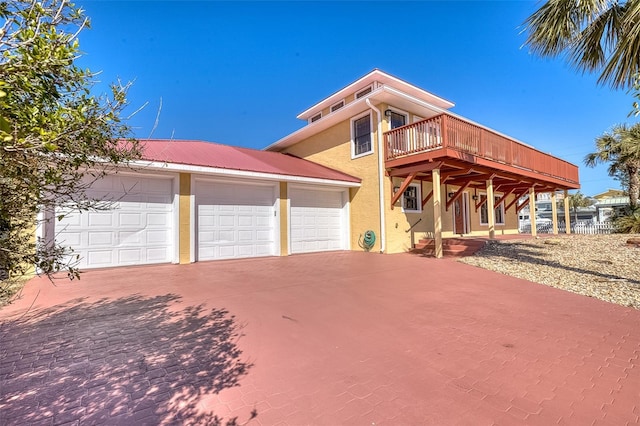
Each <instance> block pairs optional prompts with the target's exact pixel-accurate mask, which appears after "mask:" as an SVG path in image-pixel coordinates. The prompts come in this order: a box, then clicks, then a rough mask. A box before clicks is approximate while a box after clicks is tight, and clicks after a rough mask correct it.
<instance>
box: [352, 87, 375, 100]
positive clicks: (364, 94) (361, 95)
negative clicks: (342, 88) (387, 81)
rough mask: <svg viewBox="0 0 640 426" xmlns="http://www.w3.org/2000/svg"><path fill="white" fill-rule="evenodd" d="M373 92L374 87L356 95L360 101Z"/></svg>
mask: <svg viewBox="0 0 640 426" xmlns="http://www.w3.org/2000/svg"><path fill="white" fill-rule="evenodd" d="M371 91H373V85H371V86H369V87H367V88H365V89H362V90H361V91H359V92H357V93H356V99H360V98H361V97H363V96H367V95H368V94H369V93H371Z"/></svg>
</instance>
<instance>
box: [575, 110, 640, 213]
mask: <svg viewBox="0 0 640 426" xmlns="http://www.w3.org/2000/svg"><path fill="white" fill-rule="evenodd" d="M596 149H597V151H596V152H593V153H591V154H587V156H586V157H585V158H584V162H585V164H586V165H587V166H589V167H594V166H595V165H596V164H599V163H609V170H608V171H609V175H610V176H615V175H616V173H625V174H626V175H627V176H628V177H629V180H628V182H629V185H628V187H627V192H628V193H629V205H630V207H631V209H636V207H637V206H638V196H639V195H640V194H639V192H640V176H639V175H638V173H639V172H640V123H637V124H634V125H633V126H631V127H627V125H625V124H618V125H616V126H614V127H613V129H612V130H611V132H607V133H605V134H603V135H602V136H598V137H597V138H596Z"/></svg>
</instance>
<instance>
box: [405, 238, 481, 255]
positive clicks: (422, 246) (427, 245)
mask: <svg viewBox="0 0 640 426" xmlns="http://www.w3.org/2000/svg"><path fill="white" fill-rule="evenodd" d="M486 243H487V240H486V239H484V238H443V239H442V254H443V256H444V257H464V256H471V255H473V254H474V253H475V252H477V251H478V250H480V249H481V248H482V247H483V246H484V245H485V244H486ZM411 253H415V254H419V255H422V256H426V257H435V255H436V250H435V242H434V240H433V239H432V238H427V239H421V240H420V241H418V243H416V245H415V247H414V248H413V249H412V250H411Z"/></svg>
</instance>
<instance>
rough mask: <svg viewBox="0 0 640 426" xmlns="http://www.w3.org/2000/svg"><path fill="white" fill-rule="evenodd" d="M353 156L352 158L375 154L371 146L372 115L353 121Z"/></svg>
mask: <svg viewBox="0 0 640 426" xmlns="http://www.w3.org/2000/svg"><path fill="white" fill-rule="evenodd" d="M351 140H352V145H351V146H352V148H351V156H352V158H356V157H360V156H362V155H366V154H370V153H372V152H373V146H372V145H371V114H366V115H363V116H360V117H357V118H354V119H352V120H351Z"/></svg>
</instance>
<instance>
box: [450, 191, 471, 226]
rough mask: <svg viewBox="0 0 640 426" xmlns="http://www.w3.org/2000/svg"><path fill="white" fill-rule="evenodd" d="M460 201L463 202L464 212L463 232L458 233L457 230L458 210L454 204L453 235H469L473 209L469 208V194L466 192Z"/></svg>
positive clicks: (452, 213) (452, 210)
mask: <svg viewBox="0 0 640 426" xmlns="http://www.w3.org/2000/svg"><path fill="white" fill-rule="evenodd" d="M458 200H461V210H462V220H463V225H462V232H458V229H456V209H455V202H454V203H453V208H452V209H451V216H452V217H453V233H454V234H468V233H470V232H471V209H470V207H469V192H467V191H464V192H463V193H462V197H460V198H459V199H458Z"/></svg>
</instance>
